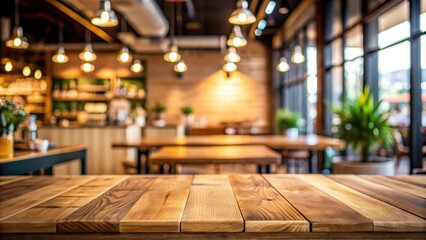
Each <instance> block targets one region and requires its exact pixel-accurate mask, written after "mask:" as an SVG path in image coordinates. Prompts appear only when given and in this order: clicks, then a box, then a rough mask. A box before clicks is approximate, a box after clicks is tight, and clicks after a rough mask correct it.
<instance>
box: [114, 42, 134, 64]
mask: <svg viewBox="0 0 426 240" xmlns="http://www.w3.org/2000/svg"><path fill="white" fill-rule="evenodd" d="M117 60H118V61H119V62H122V63H129V62H131V61H132V55H131V54H130V52H129V49H128V48H127V46H123V47H122V48H121V50H120V53H119V54H118V56H117Z"/></svg>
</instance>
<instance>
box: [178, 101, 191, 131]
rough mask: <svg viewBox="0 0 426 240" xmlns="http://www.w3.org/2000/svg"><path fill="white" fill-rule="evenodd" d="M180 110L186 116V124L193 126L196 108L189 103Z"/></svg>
mask: <svg viewBox="0 0 426 240" xmlns="http://www.w3.org/2000/svg"><path fill="white" fill-rule="evenodd" d="M180 110H181V112H182V114H183V117H184V125H185V126H191V124H192V123H193V122H194V116H193V114H194V108H193V107H191V106H189V105H187V106H183V107H182V108H181V109H180Z"/></svg>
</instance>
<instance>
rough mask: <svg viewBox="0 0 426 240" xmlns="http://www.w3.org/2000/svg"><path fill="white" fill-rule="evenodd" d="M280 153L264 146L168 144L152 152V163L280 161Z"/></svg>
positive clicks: (265, 162) (261, 162) (267, 162)
mask: <svg viewBox="0 0 426 240" xmlns="http://www.w3.org/2000/svg"><path fill="white" fill-rule="evenodd" d="M279 160H280V155H279V154H278V153H276V152H274V151H273V150H271V149H269V148H267V147H265V146H262V145H252V146H209V147H191V146H167V147H162V148H161V149H160V150H158V151H157V152H154V153H152V154H151V156H150V158H149V161H150V163H151V164H160V163H166V162H167V163H168V162H171V161H172V162H174V163H176V164H184V163H188V164H202V163H212V162H214V163H248V162H250V163H257V164H271V163H279Z"/></svg>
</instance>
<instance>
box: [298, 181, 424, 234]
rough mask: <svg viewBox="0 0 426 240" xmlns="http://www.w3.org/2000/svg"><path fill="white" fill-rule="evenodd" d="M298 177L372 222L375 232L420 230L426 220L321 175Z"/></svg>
mask: <svg viewBox="0 0 426 240" xmlns="http://www.w3.org/2000/svg"><path fill="white" fill-rule="evenodd" d="M298 178H299V179H303V181H305V182H307V183H309V184H311V185H312V186H314V187H316V188H318V189H320V190H322V191H324V192H326V193H328V194H330V195H331V196H333V197H335V198H336V199H338V200H339V201H340V202H342V203H344V204H346V205H347V206H349V207H350V208H352V209H354V210H355V211H357V212H358V213H360V214H362V215H363V216H365V217H367V218H368V219H370V220H371V221H373V224H374V231H375V232H422V231H426V221H425V220H423V219H421V218H419V217H417V216H415V215H412V214H410V213H408V212H406V211H404V210H402V209H399V208H397V207H394V206H392V205H390V204H387V203H385V202H382V201H380V200H377V199H375V198H373V197H370V196H368V195H366V194H363V193H361V192H358V191H356V190H353V189H351V188H349V187H347V186H345V185H343V184H341V183H338V182H336V181H334V180H332V179H330V178H327V177H326V176H323V175H300V176H298Z"/></svg>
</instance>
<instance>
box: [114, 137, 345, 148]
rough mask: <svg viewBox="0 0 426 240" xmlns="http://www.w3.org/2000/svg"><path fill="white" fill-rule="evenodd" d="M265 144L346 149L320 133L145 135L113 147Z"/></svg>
mask: <svg viewBox="0 0 426 240" xmlns="http://www.w3.org/2000/svg"><path fill="white" fill-rule="evenodd" d="M227 145H265V146H267V147H270V148H275V149H288V150H294V149H304V150H324V149H325V148H326V147H333V148H337V149H344V147H345V144H344V142H343V141H342V140H340V139H336V138H329V137H324V136H319V135H306V136H299V137H298V138H297V139H295V140H292V139H289V138H287V137H286V136H284V135H262V136H257V135H212V136H183V137H161V138H160V137H144V138H142V139H141V140H139V141H128V142H115V143H113V144H112V146H113V147H136V148H154V147H163V146H227Z"/></svg>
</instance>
